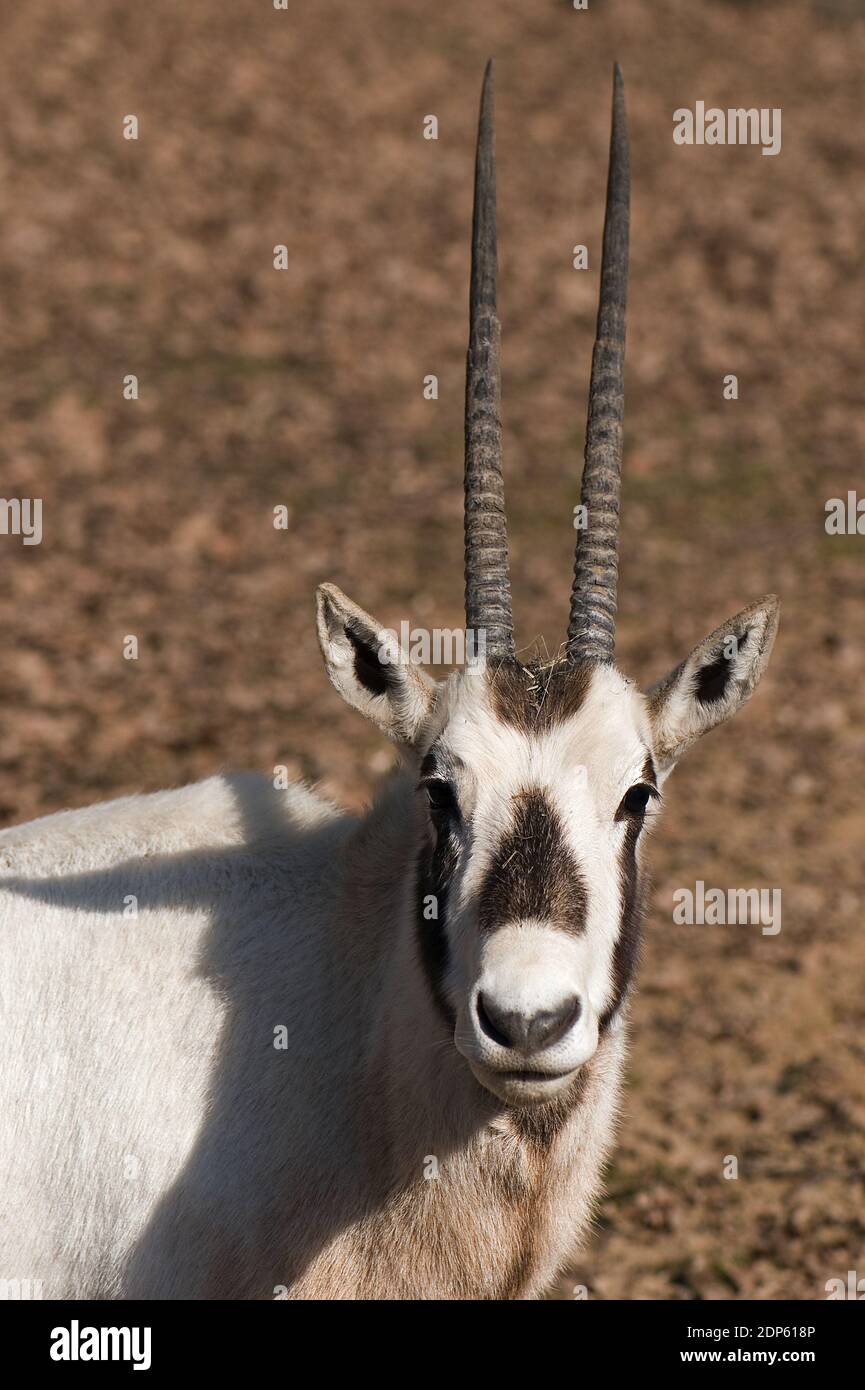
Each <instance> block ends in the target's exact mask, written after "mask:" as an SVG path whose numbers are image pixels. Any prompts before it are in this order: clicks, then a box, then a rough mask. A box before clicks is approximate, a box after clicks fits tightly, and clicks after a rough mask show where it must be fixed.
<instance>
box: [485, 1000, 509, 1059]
mask: <svg viewBox="0 0 865 1390" xmlns="http://www.w3.org/2000/svg"><path fill="white" fill-rule="evenodd" d="M477 1010H478V1022H479V1023H480V1025H481V1029H482V1030H483V1032H484V1033H486V1035H487V1037H488V1038H492V1040H493V1042H496V1043H498V1045H499V1047H513V1043H512V1041H511V1039H510V1037H509V1036H508V1034H507V1031H506V1027H507V1022H508V1021H509V1019H510V1018H511V1017H512V1016H511V1015H509V1014H507V1013H506V1012H505V1011H504V1010H502V1011H499V1010H497V1009H496V1006H495V1004H493V1003H492V1002H491V1001H490V1000H488V999H484V996H483V995H482V994H479V995H478V1000H477Z"/></svg>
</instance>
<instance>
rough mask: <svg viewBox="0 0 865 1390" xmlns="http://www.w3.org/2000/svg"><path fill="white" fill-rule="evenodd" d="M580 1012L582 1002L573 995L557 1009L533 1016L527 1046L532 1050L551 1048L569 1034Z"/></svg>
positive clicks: (581, 1010) (577, 996)
mask: <svg viewBox="0 0 865 1390" xmlns="http://www.w3.org/2000/svg"><path fill="white" fill-rule="evenodd" d="M582 1012H583V1005H582V1001H581V999H580V997H579V995H577V994H573V995H571V997H570V998H569V999H565V1001H564V1002H563V1003H562V1004H560V1005H559V1006H558V1007H557V1008H555V1009H547V1010H546V1011H544V1012H542V1013H537V1014H535V1016H534V1018H533V1019H531V1020H530V1022H529V1026H528V1046H529V1047H531V1048H533V1049H538V1048H541V1047H552V1045H553V1043H557V1042H558V1041H559V1039H560V1038H563V1037H564V1036H565V1034H566V1033H569V1032H570V1030H571V1029H572V1028H573V1027H574V1025H575V1024H576V1023H577V1021H578V1019H579V1017H580V1014H581V1013H582Z"/></svg>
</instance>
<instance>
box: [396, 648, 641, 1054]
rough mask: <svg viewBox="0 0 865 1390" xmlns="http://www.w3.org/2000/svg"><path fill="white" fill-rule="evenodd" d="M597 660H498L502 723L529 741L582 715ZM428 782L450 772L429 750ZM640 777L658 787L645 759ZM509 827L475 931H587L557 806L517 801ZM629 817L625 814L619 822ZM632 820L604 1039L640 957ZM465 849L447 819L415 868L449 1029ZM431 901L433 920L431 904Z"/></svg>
mask: <svg viewBox="0 0 865 1390" xmlns="http://www.w3.org/2000/svg"><path fill="white" fill-rule="evenodd" d="M594 670H595V667H594V666H593V664H592V663H586V664H585V665H583V666H576V667H574V666H569V665H567V664H565V663H560V664H558V665H553V666H549V667H540V666H521V665H520V664H519V663H518V662H515V661H508V662H502V663H501V664H499V665H498V666H496V667H494V668H491V669H490V670H489V671H488V672H487V676H486V679H487V684H488V689H489V692H490V702H491V705H492V708H493V710H494V712H495V714H496V716H497V717H498V718H499V719H501V720H502V722H503V723H506V724H508V725H510V726H511V727H513V728H516V729H519V730H520V731H523V732H525V733H526V734H530V733H534V732H537V733H540V732H546V731H548V730H550V729H552V728H553V727H554V726H555V725H556V724H558V723H561V722H563V721H564V720H566V719H569V718H571V717H572V716H573V715H575V714H577V713H578V712H579V710H580V709H581V707H582V705H583V703H584V701H585V698H586V696H587V694H588V691H589V688H590V686H591V681H592V674H593V671H594ZM422 775H424V776H433V775H439V776H441V775H445V776H446V775H447V763H446V756H444V757H443V755H442V753H441V751H440V750H438V749H436V747H435V746H434V747H433V749H431V750H430V752H429V753H428V754H427V755H426V757H425V759H424V762H423V767H422ZM641 776H642V779H643V781H644V782H646V783H648V784H649V785H650V786H651V785H654V784H655V768H654V764H653V762H652V758H651V756H650V755H649V754H648V753H647V755H646V761H645V763H644V766H643V769H642V774H641ZM513 802H514V816H513V822H512V825H511V828H510V830H509V831H508V833H507V834H506V835H505V837H504V839H503V840H502V843H501V845H500V846H499V848H498V850H497V852H496V855H495V858H494V860H493V863H492V864H491V866H490V868H489V871H488V873H487V875H486V877H485V880H484V883H483V885H482V888H481V891H480V894H479V897H478V926H479V930H480V931H482V932H491V931H494V930H496V928H497V927H500V926H504V925H506V924H507V923H508V922H514V921H521V920H523V921H525V920H528V919H535V920H541V921H544V922H548V923H549V924H550V925H551V926H553V927H556V928H558V929H559V930H562V931H568V932H572V933H575V934H580V933H583V932H584V931H585V929H586V919H587V913H588V888H587V883H586V876H585V875H584V873H583V872H582V871H581V869H580V866H579V864H578V863H577V861H576V859H575V857H574V855H573V852H572V850H571V848H570V846H569V845H568V844H567V841H566V837H565V835H564V831H563V828H562V825H561V821H560V819H559V816H558V813H557V811H556V809H555V807H554V806H553V805H552V804H551V803H550V801H549V799H548V798H547V797H546V796H545V795H544V793H543V791H541V790H540V789H537V788H527V789H525V790H524V791H522V792H520V793H518V794H517V795H516V796H515V797H514V798H513ZM622 818H625V817H622ZM625 819H627V824H626V830H625V836H624V840H623V843H622V847H621V851H620V858H619V865H618V873H619V879H620V884H621V903H622V906H621V914H620V921H619V930H618V934H617V938H616V944H615V948H614V952H613V960H612V995H611V998H610V1002H609V1004H608V1006H607V1008H606V1010H605V1012H604V1014H603V1016H602V1018H601V1019H600V1031H601V1035H603V1034H604V1033H605V1032H606V1031H607V1030H608V1029H609V1027H610V1024H611V1023H612V1021H613V1019H614V1017H615V1015H616V1014H617V1013H618V1011H619V1009H620V1008H621V1006H622V1004H623V1003H624V1000H625V997H626V995H627V992H628V989H629V987H630V984H631V981H632V979H633V975H634V971H635V968H636V965H637V962H638V959H639V952H640V942H641V935H642V918H643V911H644V899H645V885H644V876H643V875H642V874H641V872H640V868H639V865H638V862H637V843H638V841H639V837H640V832H641V830H642V825H643V822H642V818H640V817H634V818H625ZM461 853H462V849H461V841H460V837H459V834H458V833H457V827H456V824H455V823H454V822H453V821H452V820H450V819H449V818H447V817H445V818H444V819H441V820H440V822H439V824H438V825H437V826H436V831H435V836H434V838H433V839H431V840H430V841H429V842H428V843H426V844H425V845H424V846H423V848H422V849H421V851H420V853H419V857H418V869H417V922H418V941H419V946H420V953H421V959H422V962H423V966H424V970H425V972H426V975H427V979H428V982H429V985H430V990H431V992H432V996H433V998H434V1000H435V1002H436V1005H437V1007H438V1008H439V1010H440V1011H441V1013H442V1015H443V1016H444V1017H445V1018H446V1019H447V1020H448V1022H449V1024H451V1025H453V1022H454V1014H453V1010H452V1008H451V1006H450V1004H449V1003H448V1001H447V998H446V996H445V992H444V978H445V974H446V972H447V966H448V939H447V907H448V893H449V889H450V886H451V883H452V880H453V877H454V874H455V872H456V870H457V867H458V865H459V862H460V857H461ZM431 903H433V904H434V915H432V914H431V909H430V904H431Z"/></svg>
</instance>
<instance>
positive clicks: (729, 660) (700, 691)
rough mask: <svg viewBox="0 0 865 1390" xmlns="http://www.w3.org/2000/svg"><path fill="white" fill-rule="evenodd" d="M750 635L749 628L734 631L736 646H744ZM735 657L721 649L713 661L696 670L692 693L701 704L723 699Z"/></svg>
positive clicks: (712, 703) (711, 703)
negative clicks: (738, 631)
mask: <svg viewBox="0 0 865 1390" xmlns="http://www.w3.org/2000/svg"><path fill="white" fill-rule="evenodd" d="M750 635H751V629H750V628H747V627H746V628H745V631H744V632H741V633H736V643H737V647H744V645H745V643H746V642H747V641H748V638H749V636H750ZM728 640H729V639H728ZM735 659H736V658H735V656H727V655H726V654H725V653H724V652H723V651H722V652H720V653H719V654H718V656H716V657H715V660H714V661H710V662H709V664H708V665H707V666H702V667H701V668H700V670H699V671H698V672H697V680H696V684H695V686H694V694H695V695H696V697H697V699H698V700H699V701H700V704H701V705H715V704H717V703H718V701H719V700H723V698H724V696H725V695H726V694H727V690H728V687H729V684H730V680H731V678H732V675H733V669H734V665H733V664H734V662H735Z"/></svg>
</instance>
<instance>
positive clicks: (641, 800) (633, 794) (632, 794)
mask: <svg viewBox="0 0 865 1390" xmlns="http://www.w3.org/2000/svg"><path fill="white" fill-rule="evenodd" d="M657 795H658V792H657V791H656V789H655V788H654V787H651V786H649V783H648V782H637V784H636V786H633V787H629V788H628V790H627V791H626V792H625V795H624V796H623V797H622V804H621V806H620V807H619V817H621V816H642V815H645V811H646V807H647V806H648V804H649V798H650V797H653V796H657Z"/></svg>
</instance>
